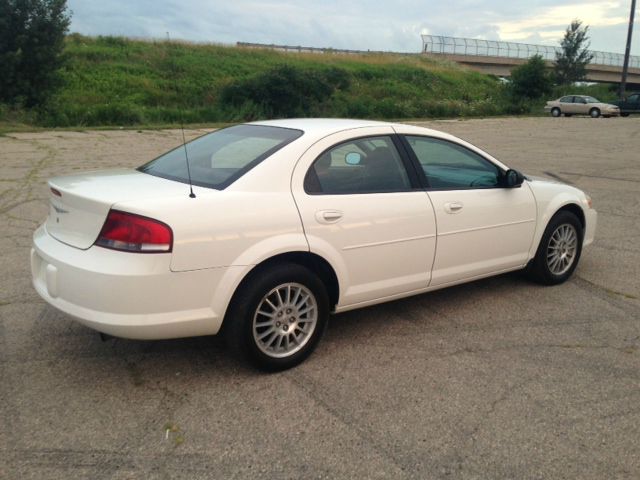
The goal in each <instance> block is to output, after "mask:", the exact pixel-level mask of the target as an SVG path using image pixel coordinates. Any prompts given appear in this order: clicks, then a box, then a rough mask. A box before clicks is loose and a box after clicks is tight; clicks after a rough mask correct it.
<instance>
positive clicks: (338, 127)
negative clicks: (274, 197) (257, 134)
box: [249, 118, 403, 137]
mask: <svg viewBox="0 0 640 480" xmlns="http://www.w3.org/2000/svg"><path fill="white" fill-rule="evenodd" d="M249 125H265V126H271V127H281V128H294V129H297V130H302V131H303V132H304V133H305V134H311V135H314V136H319V137H321V136H325V135H329V134H331V133H336V132H341V131H344V130H352V129H355V128H365V127H384V126H386V127H402V126H403V125H402V124H396V123H389V122H378V121H374V120H358V119H344V118H287V119H280V120H263V121H258V122H251V123H250V124H249Z"/></svg>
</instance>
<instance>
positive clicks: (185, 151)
mask: <svg viewBox="0 0 640 480" xmlns="http://www.w3.org/2000/svg"><path fill="white" fill-rule="evenodd" d="M167 42H169V44H171V37H170V36H169V32H167ZM171 66H172V70H173V88H174V90H175V91H176V95H178V96H179V92H178V80H177V72H176V65H175V63H174V62H173V61H172V62H171ZM178 112H179V116H180V131H181V132H182V147H183V148H184V160H185V162H186V164H187V177H188V178H189V198H196V194H195V193H193V183H192V182H191V168H189V154H188V152H187V140H186V139H185V137H184V119H183V116H182V109H181V108H180V106H179V105H178Z"/></svg>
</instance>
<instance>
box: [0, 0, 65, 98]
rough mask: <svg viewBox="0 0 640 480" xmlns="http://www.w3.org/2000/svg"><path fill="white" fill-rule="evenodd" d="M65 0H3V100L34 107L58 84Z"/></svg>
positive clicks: (0, 40) (0, 90)
mask: <svg viewBox="0 0 640 480" xmlns="http://www.w3.org/2000/svg"><path fill="white" fill-rule="evenodd" d="M69 15H70V14H69V13H68V10H67V1H66V0H0V70H1V73H0V101H3V102H7V103H12V104H24V105H25V106H27V107H33V106H37V105H41V104H43V103H44V102H45V101H46V99H47V98H48V97H49V95H50V94H51V93H52V92H53V91H54V89H55V88H56V86H57V85H58V83H59V81H58V71H59V68H60V66H61V65H62V49H63V47H64V36H65V33H66V32H67V29H68V28H69V22H70V16H69Z"/></svg>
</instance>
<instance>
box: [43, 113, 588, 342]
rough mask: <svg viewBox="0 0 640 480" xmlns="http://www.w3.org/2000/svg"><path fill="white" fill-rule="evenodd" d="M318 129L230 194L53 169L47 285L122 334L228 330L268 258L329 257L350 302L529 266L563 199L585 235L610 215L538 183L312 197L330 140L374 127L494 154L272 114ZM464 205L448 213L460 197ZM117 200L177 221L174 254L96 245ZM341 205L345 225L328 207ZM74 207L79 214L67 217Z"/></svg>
mask: <svg viewBox="0 0 640 480" xmlns="http://www.w3.org/2000/svg"><path fill="white" fill-rule="evenodd" d="M258 124H260V125H272V126H280V127H286V128H294V129H300V130H302V131H304V135H303V136H302V137H300V138H299V139H297V140H295V141H293V142H292V143H291V144H289V145H287V146H285V147H284V148H282V149H281V150H279V151H277V152H276V153H275V154H273V155H271V156H270V157H268V158H266V159H265V160H264V161H262V162H261V163H259V164H258V165H256V166H255V167H254V168H253V169H252V170H250V171H249V172H248V173H246V174H244V175H243V176H242V177H240V178H239V179H237V180H236V181H235V182H233V183H232V184H231V185H229V186H228V187H227V188H225V189H224V190H221V191H218V190H214V189H209V188H204V187H197V186H194V191H195V194H196V198H189V196H188V192H189V187H188V185H186V184H184V183H180V182H176V181H171V180H166V179H163V178H159V177H154V176H152V175H148V174H144V173H140V172H137V171H133V170H125V171H122V170H119V171H110V172H98V173H95V172H94V173H89V174H83V175H74V176H70V177H58V178H55V179H52V180H51V182H50V184H51V186H52V187H53V188H55V189H58V190H59V191H60V192H61V197H58V196H56V195H54V194H52V196H51V199H52V204H53V205H55V206H57V207H58V209H61V210H67V212H66V213H65V212H63V213H61V212H58V211H56V210H55V209H54V208H52V210H51V212H50V216H49V218H48V219H47V221H46V223H45V224H44V225H43V226H41V227H40V228H39V229H38V230H36V232H35V233H34V238H33V249H32V254H31V264H32V276H33V284H34V287H35V288H36V290H37V292H38V293H39V294H40V295H41V296H42V297H43V298H44V299H45V300H46V301H47V302H49V303H50V304H51V305H53V306H54V307H56V308H58V309H59V310H61V311H63V312H65V313H67V314H69V315H70V316H72V317H74V318H76V319H77V320H78V321H80V322H81V323H83V324H85V325H87V326H89V327H91V328H94V329H96V330H99V331H101V332H105V333H108V334H111V335H115V336H120V337H127V338H137V339H160V338H175V337H186V336H196V335H208V334H215V333H217V332H218V331H219V329H220V327H221V325H222V323H223V320H224V318H225V314H226V311H227V309H228V306H229V302H230V300H231V298H232V296H233V294H234V292H235V291H236V290H237V288H238V286H239V285H240V284H241V282H242V281H243V280H244V279H245V278H246V277H247V275H248V274H249V273H250V272H251V271H252V270H253V269H254V268H255V266H256V265H259V264H261V263H262V262H264V261H266V260H269V259H272V258H273V257H275V256H278V255H281V254H289V253H292V252H295V253H296V254H309V253H311V254H313V255H316V256H318V257H321V258H322V259H324V260H325V261H326V262H327V264H328V265H329V266H330V267H331V268H332V269H333V272H334V273H335V276H336V278H337V280H338V285H337V291H338V292H339V297H338V298H337V301H336V302H335V305H334V310H335V311H336V312H341V311H346V310H351V309H354V308H359V307H362V306H367V305H373V304H376V303H381V302H384V301H388V300H392V299H395V298H401V297H405V296H409V295H413V294H416V293H421V292H426V291H431V290H435V289H439V288H443V287H445V286H448V285H454V284H458V283H463V282H467V281H471V280H475V279H478V278H484V277H487V276H491V275H495V274H498V273H502V272H505V271H510V270H516V269H519V268H522V267H523V266H525V265H526V264H527V262H528V261H529V260H530V259H531V258H533V257H534V255H535V253H536V250H537V246H538V244H539V242H540V238H541V237H542V234H543V232H544V229H545V227H546V225H547V223H548V221H549V220H550V218H551V217H552V216H553V215H554V214H555V213H556V212H557V211H558V210H559V209H560V208H562V207H565V206H569V205H570V206H571V208H579V209H580V210H581V211H582V213H583V215H584V218H585V223H586V229H585V236H584V245H585V246H586V245H588V244H590V243H591V242H592V241H593V237H594V232H595V225H596V217H597V214H596V212H595V210H593V209H592V208H591V207H590V205H589V200H588V197H587V196H586V195H585V194H584V193H583V192H582V191H580V190H578V189H577V188H574V187H570V186H567V185H563V184H559V183H555V182H552V181H539V180H526V181H525V182H524V183H523V184H522V186H520V187H519V188H511V189H509V188H485V189H469V190H446V191H445V190H441V191H429V190H426V191H425V190H424V189H416V190H412V191H407V192H397V193H379V194H347V195H309V194H307V193H306V192H305V191H304V187H303V182H304V177H305V175H306V172H307V171H308V169H309V167H310V166H311V164H312V163H313V161H314V160H315V159H316V158H317V157H318V156H319V155H320V154H321V153H322V152H323V151H325V150H326V149H327V148H329V147H331V146H332V145H334V144H336V143H340V142H341V141H344V140H347V139H350V138H354V137H360V136H369V135H392V134H394V133H396V132H397V133H399V134H411V135H425V136H432V137H436V138H442V139H446V140H449V141H452V142H456V143H458V144H461V145H463V146H465V147H466V148H469V149H471V150H473V151H475V152H476V153H478V154H480V155H482V156H484V157H485V158H487V159H489V160H490V161H491V162H493V163H495V164H496V165H497V166H499V167H500V168H502V169H503V170H506V169H508V167H507V166H506V165H504V164H502V163H501V162H499V161H498V160H496V159H495V158H493V157H491V156H490V155H489V154H487V153H486V152H484V151H482V150H480V149H478V148H477V147H475V146H473V145H471V144H469V143H467V142H464V141H462V140H460V139H457V138H456V137H453V136H451V135H448V134H445V133H442V132H437V131H434V130H428V129H423V128H419V127H413V126H408V125H399V124H387V123H382V122H366V121H359V120H333V119H319V120H313V119H306V120H278V121H268V122H258ZM452 202H459V203H461V204H462V205H463V208H462V209H461V210H459V211H458V212H456V213H452V212H448V211H447V204H450V203H452ZM109 209H117V210H121V211H125V212H130V213H134V214H138V215H142V216H145V217H150V218H152V219H156V220H159V221H161V222H164V223H165V224H167V225H169V226H170V227H171V229H172V232H173V250H172V251H171V252H170V253H160V254H141V253H131V252H122V251H115V250H109V249H106V248H102V247H99V246H95V245H94V242H95V240H96V236H97V235H98V233H99V232H100V229H101V227H102V225H103V223H104V220H105V217H106V215H107V213H108V211H109ZM327 210H329V211H337V212H339V213H340V214H341V218H340V219H339V220H338V221H336V222H335V223H333V222H329V223H323V222H321V221H319V218H320V217H318V212H323V211H327ZM65 215H68V217H65Z"/></svg>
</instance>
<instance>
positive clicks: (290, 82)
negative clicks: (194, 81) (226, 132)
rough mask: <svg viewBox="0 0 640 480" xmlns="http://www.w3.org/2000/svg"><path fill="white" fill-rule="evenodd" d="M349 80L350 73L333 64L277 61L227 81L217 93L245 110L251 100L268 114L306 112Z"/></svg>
mask: <svg viewBox="0 0 640 480" xmlns="http://www.w3.org/2000/svg"><path fill="white" fill-rule="evenodd" d="M349 84H350V79H349V74H348V73H347V72H346V71H344V70H341V69H339V68H336V67H332V68H330V69H327V70H311V69H302V68H299V67H293V66H289V65H279V66H277V67H275V68H272V69H270V70H267V71H266V72H264V73H261V74H258V75H256V76H252V77H248V78H245V79H242V80H239V81H237V82H235V83H232V84H229V85H227V86H226V87H224V88H223V89H222V92H221V93H220V102H221V103H222V104H223V105H224V106H227V107H235V108H237V107H243V109H245V110H246V109H247V108H248V107H247V104H248V103H249V102H250V103H253V104H254V105H257V106H259V107H260V110H261V111H262V112H264V114H266V115H267V116H269V117H293V116H308V115H309V114H311V113H312V112H313V111H314V108H315V107H317V106H318V105H319V104H320V103H321V102H323V101H325V100H327V99H328V98H329V97H331V95H332V94H333V93H334V92H335V91H336V90H345V89H347V88H348V87H349Z"/></svg>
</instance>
